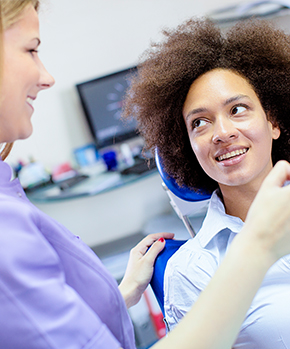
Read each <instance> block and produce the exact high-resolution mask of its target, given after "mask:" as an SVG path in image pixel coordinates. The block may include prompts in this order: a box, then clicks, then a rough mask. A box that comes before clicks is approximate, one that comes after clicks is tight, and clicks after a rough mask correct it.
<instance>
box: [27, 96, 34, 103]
mask: <svg viewBox="0 0 290 349" xmlns="http://www.w3.org/2000/svg"><path fill="white" fill-rule="evenodd" d="M26 102H27V103H28V104H30V105H33V99H32V98H30V97H27V98H26Z"/></svg>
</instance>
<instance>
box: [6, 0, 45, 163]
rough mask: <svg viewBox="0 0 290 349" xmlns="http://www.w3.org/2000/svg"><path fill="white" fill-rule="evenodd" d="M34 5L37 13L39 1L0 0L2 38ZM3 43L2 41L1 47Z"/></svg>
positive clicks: (9, 148) (8, 148)
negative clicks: (24, 11)
mask: <svg viewBox="0 0 290 349" xmlns="http://www.w3.org/2000/svg"><path fill="white" fill-rule="evenodd" d="M30 4H31V5H32V6H33V7H34V8H35V10H36V11H37V10H38V8H39V0H0V37H1V38H2V35H3V31H4V30H6V29H8V28H9V27H11V26H12V25H13V24H14V23H16V22H17V21H18V20H19V18H20V17H21V15H22V13H23V10H24V9H25V8H26V6H28V5H30ZM2 43H3V41H2V40H1V46H2ZM2 55H3V49H2V50H1V54H0V71H1V70H2ZM12 146H13V143H7V144H6V145H5V147H4V148H3V150H2V151H1V153H0V156H1V158H2V160H5V159H6V157H7V156H8V154H9V153H10V151H11V149H12Z"/></svg>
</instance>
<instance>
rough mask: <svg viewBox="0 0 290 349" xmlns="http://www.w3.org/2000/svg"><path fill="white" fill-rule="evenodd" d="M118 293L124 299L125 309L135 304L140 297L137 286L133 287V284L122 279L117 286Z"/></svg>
mask: <svg viewBox="0 0 290 349" xmlns="http://www.w3.org/2000/svg"><path fill="white" fill-rule="evenodd" d="M119 291H120V293H121V294H122V296H123V298H124V301H125V303H126V307H127V309H129V308H130V307H132V306H133V305H135V304H137V303H138V302H139V300H140V298H141V295H142V293H139V292H138V287H137V285H136V286H135V285H134V283H133V282H130V281H128V280H124V279H123V280H122V282H121V283H120V285H119Z"/></svg>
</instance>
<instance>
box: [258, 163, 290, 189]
mask: <svg viewBox="0 0 290 349" xmlns="http://www.w3.org/2000/svg"><path fill="white" fill-rule="evenodd" d="M289 180H290V164H289V163H288V162H287V161H284V160H282V161H278V162H277V164H276V165H275V166H274V168H273V169H272V171H271V172H270V173H269V175H268V176H267V177H266V179H265V181H264V182H265V185H278V186H280V187H282V186H283V185H284V183H285V182H286V181H289Z"/></svg>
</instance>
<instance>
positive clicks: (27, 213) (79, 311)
mask: <svg viewBox="0 0 290 349" xmlns="http://www.w3.org/2000/svg"><path fill="white" fill-rule="evenodd" d="M36 219H37V218H36V217H35V216H34V214H33V211H32V210H30V208H29V205H23V204H20V203H18V202H16V201H13V200H11V201H10V200H8V201H5V202H3V201H2V200H0V256H1V261H0V275H1V278H0V309H1V313H0V343H1V347H3V348H22V347H23V345H24V346H25V347H26V348H30V349H33V348H37V349H39V348H98V349H103V348H104V349H107V348H110V349H111V348H112V349H114V348H120V347H121V345H120V343H119V342H118V341H117V340H116V339H115V338H114V336H113V335H112V334H111V332H110V331H109V330H108V328H107V327H106V326H105V325H104V324H103V323H102V322H101V320H100V319H99V317H98V316H97V315H96V313H95V312H94V311H93V310H92V309H91V308H90V307H89V306H88V305H87V304H86V303H85V302H84V301H83V299H82V298H81V297H80V296H79V295H78V294H77V293H76V292H75V290H74V289H72V288H71V287H70V286H68V285H67V284H66V280H65V276H64V272H63V270H62V266H61V263H60V261H59V258H58V255H57V253H56V252H55V250H54V249H53V248H52V246H51V245H50V244H49V243H48V241H47V240H46V239H45V238H44V237H43V236H42V234H41V233H40V231H39V230H38V228H37V224H36V223H37V222H36Z"/></svg>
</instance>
